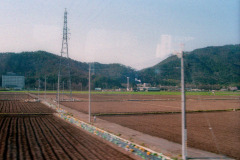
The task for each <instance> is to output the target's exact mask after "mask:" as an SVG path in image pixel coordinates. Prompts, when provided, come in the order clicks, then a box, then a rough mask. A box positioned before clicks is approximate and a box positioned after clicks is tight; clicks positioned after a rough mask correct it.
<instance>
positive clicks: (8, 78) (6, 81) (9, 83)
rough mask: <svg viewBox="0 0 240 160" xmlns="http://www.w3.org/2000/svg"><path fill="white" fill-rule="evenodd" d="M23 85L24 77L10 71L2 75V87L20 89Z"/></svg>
mask: <svg viewBox="0 0 240 160" xmlns="http://www.w3.org/2000/svg"><path fill="white" fill-rule="evenodd" d="M24 87H25V77H24V76H19V75H17V74H15V73H12V72H7V74H6V75H2V88H12V89H15V90H22V89H24Z"/></svg>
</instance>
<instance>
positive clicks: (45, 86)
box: [44, 75, 47, 101]
mask: <svg viewBox="0 0 240 160" xmlns="http://www.w3.org/2000/svg"><path fill="white" fill-rule="evenodd" d="M46 83H47V81H46V75H45V85H44V89H45V93H44V99H45V101H46V90H47V84H46Z"/></svg>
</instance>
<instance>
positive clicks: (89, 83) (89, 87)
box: [88, 63, 91, 123]
mask: <svg viewBox="0 0 240 160" xmlns="http://www.w3.org/2000/svg"><path fill="white" fill-rule="evenodd" d="M88 80H89V82H88V89H89V91H88V94H89V95H88V96H89V105H88V108H89V123H91V64H90V63H89V78H88Z"/></svg>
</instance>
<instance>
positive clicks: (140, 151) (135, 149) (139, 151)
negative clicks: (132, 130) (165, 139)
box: [43, 102, 171, 160]
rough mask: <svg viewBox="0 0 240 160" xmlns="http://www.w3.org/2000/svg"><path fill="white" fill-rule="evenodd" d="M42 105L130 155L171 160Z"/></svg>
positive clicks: (57, 109) (156, 159) (64, 112)
mask: <svg viewBox="0 0 240 160" xmlns="http://www.w3.org/2000/svg"><path fill="white" fill-rule="evenodd" d="M43 103H44V104H45V105H47V106H49V107H51V108H53V109H56V111H57V113H54V115H56V116H58V117H60V118H62V119H64V120H66V121H69V122H70V123H72V124H75V125H77V126H78V127H80V128H82V129H84V130H86V131H88V132H90V133H92V134H95V135H97V136H99V137H101V138H103V139H105V140H107V141H109V142H111V143H113V144H115V145H117V146H118V147H121V148H123V149H125V150H126V151H129V152H131V153H132V154H135V155H137V156H140V157H141V158H143V159H151V160H171V158H170V157H167V156H165V155H163V154H162V153H158V152H156V151H153V150H151V149H149V148H146V147H143V146H141V145H138V144H136V143H133V142H130V141H128V140H126V139H123V138H121V137H119V136H116V135H114V134H112V133H109V132H107V131H104V130H102V129H100V128H97V127H95V126H93V125H91V124H89V123H86V122H83V121H81V120H79V119H76V118H74V117H72V116H71V115H69V113H68V112H67V111H65V110H64V109H62V108H58V107H56V106H55V105H53V104H50V103H48V102H43Z"/></svg>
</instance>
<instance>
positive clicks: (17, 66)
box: [0, 51, 136, 89]
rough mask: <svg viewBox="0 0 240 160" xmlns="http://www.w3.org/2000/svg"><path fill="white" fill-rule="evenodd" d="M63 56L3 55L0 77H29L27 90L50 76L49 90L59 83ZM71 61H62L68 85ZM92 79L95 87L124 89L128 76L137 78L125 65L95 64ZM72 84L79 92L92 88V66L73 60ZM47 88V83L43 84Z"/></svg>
mask: <svg viewBox="0 0 240 160" xmlns="http://www.w3.org/2000/svg"><path fill="white" fill-rule="evenodd" d="M59 61H60V56H57V55H55V54H51V53H48V52H45V51H36V52H22V53H1V54H0V75H2V74H6V73H7V72H14V73H17V74H19V75H23V76H25V78H26V87H27V88H28V87H30V88H35V87H36V86H38V84H37V80H38V78H40V79H41V81H42V82H43V81H44V77H45V76H46V77H47V82H48V85H47V87H48V88H49V89H50V88H53V85H55V86H54V87H55V89H56V86H57V85H56V83H57V75H58V70H59ZM66 64H67V59H66V58H63V59H62V68H63V71H62V73H61V75H62V81H64V80H65V84H66ZM91 66H92V69H91V72H92V80H93V85H94V87H101V88H120V87H122V85H121V83H126V77H130V78H131V79H134V74H135V72H136V71H135V70H134V69H132V68H130V67H127V66H124V65H121V64H100V63H93V64H91ZM70 70H71V76H72V83H73V84H72V85H73V88H76V89H82V88H83V89H86V87H87V85H88V71H89V64H88V63H82V62H78V61H75V60H72V59H70ZM42 85H43V84H42Z"/></svg>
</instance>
